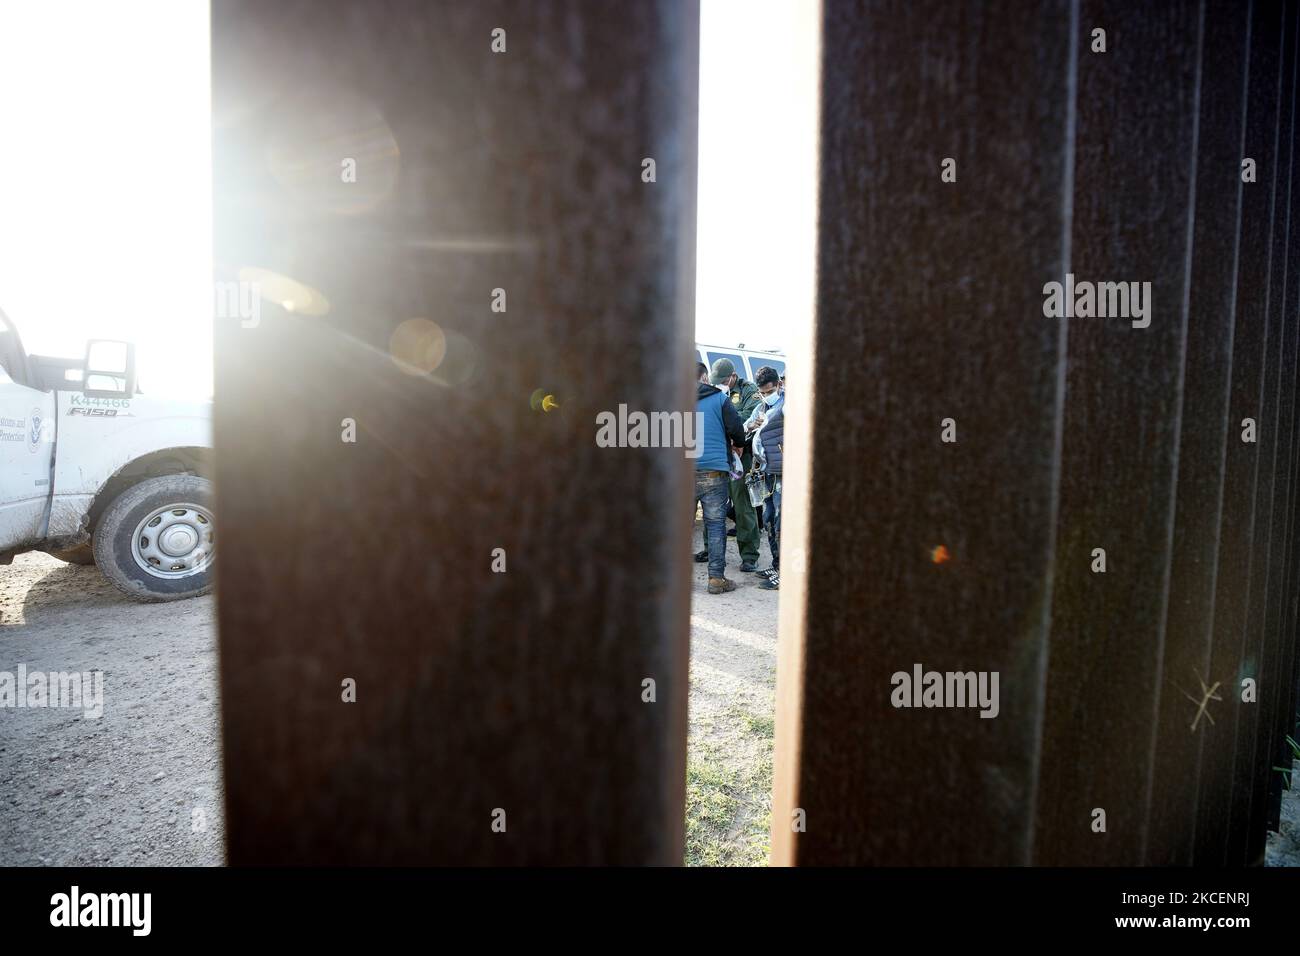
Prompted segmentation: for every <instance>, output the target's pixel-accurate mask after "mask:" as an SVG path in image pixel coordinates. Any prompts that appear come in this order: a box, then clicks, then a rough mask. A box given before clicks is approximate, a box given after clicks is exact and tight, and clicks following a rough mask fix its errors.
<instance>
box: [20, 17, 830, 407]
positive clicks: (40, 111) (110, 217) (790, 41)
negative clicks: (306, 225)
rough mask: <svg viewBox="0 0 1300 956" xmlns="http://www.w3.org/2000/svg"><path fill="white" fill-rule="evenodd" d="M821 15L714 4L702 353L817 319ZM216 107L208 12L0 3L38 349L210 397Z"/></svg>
mask: <svg viewBox="0 0 1300 956" xmlns="http://www.w3.org/2000/svg"><path fill="white" fill-rule="evenodd" d="M818 16H819V4H818V3H817V2H816V0H704V3H703V12H702V23H701V31H702V35H701V44H700V46H701V76H700V189H699V243H698V248H699V255H698V278H697V282H698V293H697V302H698V311H697V321H696V331H697V335H698V336H699V338H700V339H702V340H704V341H708V342H711V343H718V344H726V345H734V344H737V343H739V342H744V343H745V344H746V345H748V346H750V347H754V348H780V349H784V350H787V351H789V350H790V349H791V338H792V335H793V334H794V333H795V332H801V330H804V329H806V327H807V325H808V323H809V322H810V316H811V311H812V282H813V254H812V250H813V239H814V233H813V227H814V220H813V200H814V190H815V186H816V165H815V158H816V157H815V149H816V144H815V133H816V112H815V105H816V92H817V76H816V65H815V63H816V52H817V50H816V43H817V25H818V24H817V20H818ZM208 104H209V55H208V4H207V2H206V0H0V309H3V310H4V311H5V312H6V313H7V314H8V315H9V316H10V318H11V319H13V320H14V321H15V322H16V323H17V324H18V326H19V328H20V329H21V331H22V333H23V337H24V340H25V342H26V344H27V346H28V349H29V350H30V351H32V352H38V353H45V354H55V355H65V356H76V355H80V354H81V353H82V351H83V349H84V343H85V340H86V339H87V338H90V337H106V338H125V339H130V340H132V341H134V342H136V344H137V347H138V362H139V368H140V377H141V384H142V385H143V387H144V388H145V389H146V390H148V391H149V392H151V393H155V394H158V393H172V394H186V395H207V394H210V391H211V387H212V371H211V363H212V341H211V319H210V316H211V307H212V306H211V295H212V293H211V288H212V286H211V266H210V263H211V258H212V252H211V185H210V181H211V171H210V158H209V135H210V133H209V129H210V126H209V112H208ZM755 277H759V280H760V281H755Z"/></svg>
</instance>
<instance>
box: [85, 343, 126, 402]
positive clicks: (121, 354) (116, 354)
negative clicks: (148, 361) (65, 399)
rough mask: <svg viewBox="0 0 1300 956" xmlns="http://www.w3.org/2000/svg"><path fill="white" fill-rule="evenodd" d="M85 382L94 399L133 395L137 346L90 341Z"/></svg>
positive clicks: (87, 344) (87, 394)
mask: <svg viewBox="0 0 1300 956" xmlns="http://www.w3.org/2000/svg"><path fill="white" fill-rule="evenodd" d="M81 384H82V389H81V390H82V392H83V393H85V395H86V396H87V397H90V398H130V397H131V396H132V395H134V394H135V346H134V345H133V344H132V343H130V342H117V341H114V340H111V339H91V340H90V341H89V342H87V343H86V362H85V365H84V366H83V368H82V373H81Z"/></svg>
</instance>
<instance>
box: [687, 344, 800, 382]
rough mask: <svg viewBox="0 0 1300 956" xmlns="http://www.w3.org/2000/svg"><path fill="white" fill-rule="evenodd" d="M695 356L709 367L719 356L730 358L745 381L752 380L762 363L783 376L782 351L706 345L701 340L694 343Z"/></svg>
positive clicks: (783, 362) (783, 354)
mask: <svg viewBox="0 0 1300 956" xmlns="http://www.w3.org/2000/svg"><path fill="white" fill-rule="evenodd" d="M695 357H696V359H697V360H699V361H701V362H703V363H704V364H705V365H707V366H708V367H709V368H710V369H712V368H713V363H714V362H716V361H717V360H718V359H720V358H726V359H731V364H732V365H734V366H736V372H737V373H739V375H740V377H741V378H743V379H744V380H745V381H747V382H752V381H754V376H755V375H757V374H758V370H759V369H760V368H762V367H763V366H764V365H770V366H772V368H774V369H776V371H777V374H778V375H780V376H781V377H782V378H784V377H785V353H784V352H776V351H772V352H761V351H759V350H758V349H747V348H744V347H743V346H735V347H732V346H729V345H706V344H704V343H702V342H696V343H695Z"/></svg>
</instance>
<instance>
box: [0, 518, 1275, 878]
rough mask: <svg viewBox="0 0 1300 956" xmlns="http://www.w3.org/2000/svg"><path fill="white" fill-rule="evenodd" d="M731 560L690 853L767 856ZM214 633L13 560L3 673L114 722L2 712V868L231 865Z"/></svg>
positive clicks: (47, 562)
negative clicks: (43, 682) (226, 857)
mask: <svg viewBox="0 0 1300 956" xmlns="http://www.w3.org/2000/svg"><path fill="white" fill-rule="evenodd" d="M700 547H701V544H700V529H699V525H698V523H697V526H696V533H695V543H694V548H695V549H696V550H698V549H699V548H700ZM683 560H689V556H683ZM727 560H728V568H727V574H728V576H729V577H731V578H733V579H734V580H736V582H737V583H738V584H739V585H740V588H739V589H738V590H736V591H734V592H731V593H729V594H722V595H711V594H708V593H707V590H706V585H707V572H706V568H705V565H702V564H694V565H692V567H693V568H694V593H693V595H692V597H693V601H692V608H691V697H690V722H691V726H690V736H689V743H688V773H687V862H688V863H691V864H695V865H722V866H727V865H732V866H735V865H740V866H746V865H748V866H755V865H757V866H762V865H765V864H766V862H767V853H768V835H767V830H768V823H769V819H770V809H771V771H772V736H773V709H774V704H775V688H776V620H777V617H776V614H777V598H778V593H777V592H775V591H762V590H759V589H758V587H757V584H758V581H759V578H758V577H757V576H755V575H752V574H741V573H740V572H739V570H738V568H739V564H740V558H739V556H738V554H737V553H736V541H735V539H734V538H728V540H727ZM768 563H769V561H768V552H767V547H766V543H764V545H763V556H762V560H761V561H760V562H759V566H760V567H766V566H767V565H768ZM215 642H216V625H215V608H214V606H213V599H212V598H211V597H203V598H198V599H196V600H192V601H181V602H177V603H172V604H139V603H136V602H134V601H131V600H130V599H128V598H126V597H125V596H124V595H121V594H119V593H118V592H117V591H116V590H115V589H114V588H113V587H112V586H111V585H110V584H108V583H107V582H106V581H104V580H103V579H102V578H101V577H100V575H99V573H98V572H97V571H96V570H95V569H94V568H89V567H76V566H73V565H67V564H63V563H62V562H60V561H58V560H56V559H54V558H51V557H48V556H47V555H42V554H27V555H22V556H20V557H18V558H16V559H15V561H14V563H13V564H12V565H11V566H9V567H4V568H0V670H4V671H9V672H10V673H12V672H14V671H16V669H17V667H18V665H19V664H20V663H21V664H25V665H26V667H27V670H28V672H29V673H30V672H34V671H45V672H49V671H74V670H77V671H87V670H90V671H93V670H101V671H103V673H104V715H103V716H102V717H100V718H98V719H94V718H87V717H85V716H84V715H83V714H82V712H81V711H79V710H67V709H27V708H24V709H12V708H4V709H0V865H7V866H13V865H45V864H49V865H58V864H67V865H78V864H84V865H95V864H99V865H106V864H107V865H128V864H133V865H168V866H170V865H201V866H212V865H220V864H221V863H222V862H223V846H222V808H221V801H222V796H221V772H220V754H219V727H218V721H217V688H216V645H215ZM1296 768H1297V771H1300V763H1297V765H1296ZM1268 865H1270V866H1298V865H1300V789H1296V790H1292V791H1289V792H1287V793H1286V794H1285V796H1284V800H1283V807H1282V832H1281V833H1280V834H1277V833H1270V834H1269V838H1268Z"/></svg>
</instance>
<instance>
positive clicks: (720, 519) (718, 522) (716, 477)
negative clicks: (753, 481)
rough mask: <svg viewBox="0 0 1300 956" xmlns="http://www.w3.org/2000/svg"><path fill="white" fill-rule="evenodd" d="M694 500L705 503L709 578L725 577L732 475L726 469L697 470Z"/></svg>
mask: <svg viewBox="0 0 1300 956" xmlns="http://www.w3.org/2000/svg"><path fill="white" fill-rule="evenodd" d="M695 500H696V502H698V503H700V504H702V505H703V506H704V533H705V537H706V538H707V539H708V547H709V577H711V578H720V577H723V576H724V575H726V573H727V504H728V503H729V502H730V501H731V476H730V475H728V474H727V473H726V472H725V471H697V472H696V473H695Z"/></svg>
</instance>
